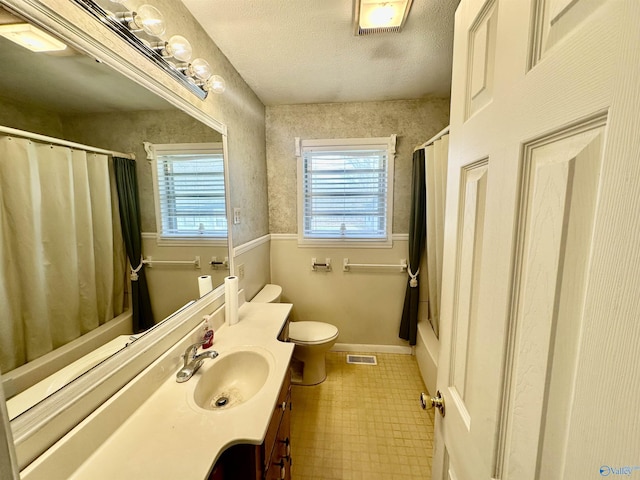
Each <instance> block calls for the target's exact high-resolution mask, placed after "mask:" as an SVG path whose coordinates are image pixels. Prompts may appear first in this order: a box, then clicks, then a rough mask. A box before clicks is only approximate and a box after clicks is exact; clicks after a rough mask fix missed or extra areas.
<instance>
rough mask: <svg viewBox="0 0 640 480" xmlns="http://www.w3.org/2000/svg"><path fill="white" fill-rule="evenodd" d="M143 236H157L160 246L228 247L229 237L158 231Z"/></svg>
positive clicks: (157, 242)
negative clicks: (162, 233) (161, 233)
mask: <svg viewBox="0 0 640 480" xmlns="http://www.w3.org/2000/svg"><path fill="white" fill-rule="evenodd" d="M142 236H143V238H155V240H156V244H157V245H158V246H160V247H197V246H208V247H225V248H226V247H227V246H228V243H229V242H228V240H227V237H216V238H212V237H204V238H203V237H162V236H160V235H158V234H157V233H143V234H142Z"/></svg>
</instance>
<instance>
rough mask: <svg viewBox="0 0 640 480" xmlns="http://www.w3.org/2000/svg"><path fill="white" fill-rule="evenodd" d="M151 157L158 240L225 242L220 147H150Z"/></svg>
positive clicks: (222, 170) (211, 144) (203, 145)
mask: <svg viewBox="0 0 640 480" xmlns="http://www.w3.org/2000/svg"><path fill="white" fill-rule="evenodd" d="M153 154H154V155H153V156H154V168H153V174H154V187H155V194H156V195H155V197H156V222H157V228H158V238H159V239H165V240H166V239H200V240H215V239H224V240H225V241H226V238H227V212H226V203H225V189H224V155H223V150H222V144H218V143H204V144H203V143H194V144H173V145H153ZM214 243H215V242H214Z"/></svg>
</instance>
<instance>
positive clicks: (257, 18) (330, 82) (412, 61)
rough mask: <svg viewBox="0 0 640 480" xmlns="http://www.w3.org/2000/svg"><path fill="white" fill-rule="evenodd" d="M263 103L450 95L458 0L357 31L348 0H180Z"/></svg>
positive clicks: (418, 4)
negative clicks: (399, 22) (397, 22)
mask: <svg viewBox="0 0 640 480" xmlns="http://www.w3.org/2000/svg"><path fill="white" fill-rule="evenodd" d="M182 1H183V3H184V4H185V5H186V6H187V8H188V9H189V10H190V11H191V13H192V14H193V16H194V17H195V18H196V19H198V20H199V21H200V23H201V24H202V26H203V27H204V29H205V30H206V32H207V33H208V34H209V36H210V37H211V38H212V39H213V41H214V42H215V43H216V44H217V45H218V47H219V48H220V50H222V52H223V53H224V54H225V55H226V56H227V58H228V59H229V60H230V61H231V63H232V64H233V66H234V67H235V68H236V70H238V72H239V73H240V75H242V77H243V78H244V79H245V80H246V82H247V83H248V84H249V86H250V87H251V88H252V89H253V90H254V91H255V93H256V94H257V95H258V97H260V99H261V100H262V102H263V103H264V104H265V105H282V104H296V103H331V102H357V101H377V100H399V99H415V98H422V97H427V96H431V95H436V96H448V95H449V93H450V89H451V58H452V46H453V19H454V12H455V9H456V7H457V5H458V3H459V0H414V1H413V6H412V7H411V12H410V14H409V18H408V19H407V23H406V24H405V27H404V29H403V30H402V32H400V33H384V34H375V35H367V36H359V37H357V36H354V34H353V24H352V9H353V6H352V1H351V0H182Z"/></svg>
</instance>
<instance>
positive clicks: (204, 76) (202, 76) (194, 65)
mask: <svg viewBox="0 0 640 480" xmlns="http://www.w3.org/2000/svg"><path fill="white" fill-rule="evenodd" d="M189 70H190V73H191V74H192V75H194V76H195V77H196V78H197V79H198V80H202V81H203V82H206V81H207V80H208V79H209V77H210V76H211V74H212V72H211V66H210V65H209V62H207V61H206V60H204V59H202V58H196V59H195V60H194V61H193V62H191V65H189Z"/></svg>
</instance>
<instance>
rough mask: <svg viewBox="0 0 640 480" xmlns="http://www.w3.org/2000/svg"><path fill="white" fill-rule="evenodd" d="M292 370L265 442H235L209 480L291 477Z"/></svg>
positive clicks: (281, 479)
mask: <svg viewBox="0 0 640 480" xmlns="http://www.w3.org/2000/svg"><path fill="white" fill-rule="evenodd" d="M290 426H291V374H290V372H289V369H287V374H286V376H285V379H284V382H283V384H282V389H281V390H280V394H279V395H278V403H276V406H275V409H274V412H273V414H272V416H271V421H270V422H269V428H268V429H267V434H266V436H265V439H264V442H263V443H262V445H257V446H256V445H245V444H242V445H234V446H232V447H230V448H228V449H227V450H225V452H224V453H223V454H222V455H221V456H220V459H219V460H218V461H217V462H216V465H215V467H214V469H213V471H212V472H211V474H210V475H209V480H290V479H291V436H290V433H291V432H290Z"/></svg>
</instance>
